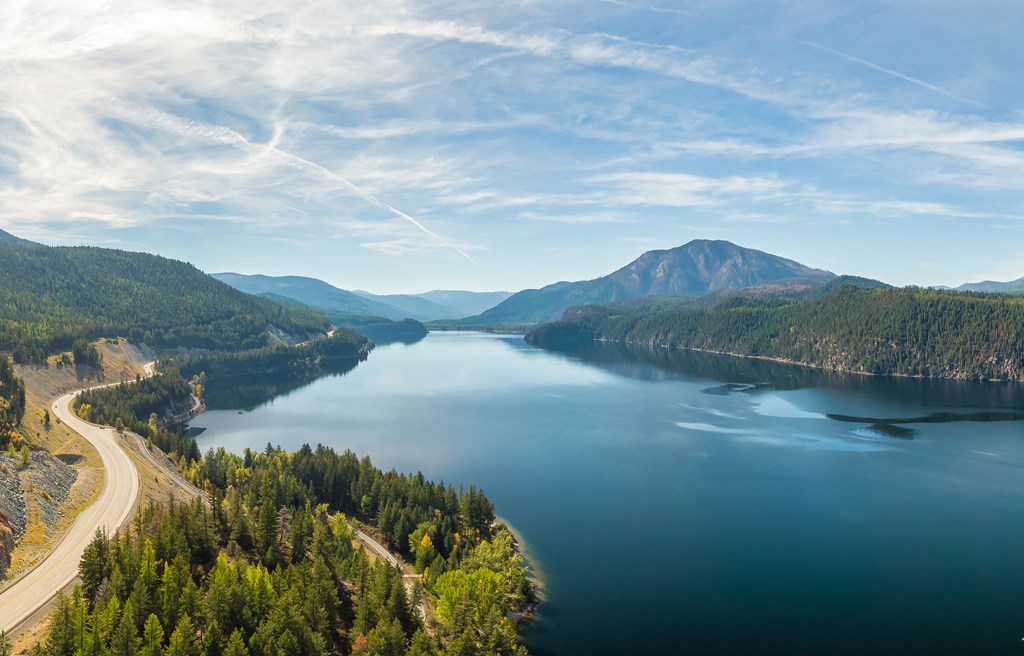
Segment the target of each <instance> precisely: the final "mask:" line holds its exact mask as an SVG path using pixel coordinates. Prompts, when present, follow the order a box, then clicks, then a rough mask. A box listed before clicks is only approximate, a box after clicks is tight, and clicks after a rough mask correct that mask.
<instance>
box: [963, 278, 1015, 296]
mask: <svg viewBox="0 0 1024 656" xmlns="http://www.w3.org/2000/svg"><path fill="white" fill-rule="evenodd" d="M956 291H958V292H999V293H1004V294H1022V293H1024V278H1018V279H1016V280H1011V281H1009V282H995V281H993V280H984V281H982V282H968V283H964V284H963V285H960V286H959V287H957V288H956Z"/></svg>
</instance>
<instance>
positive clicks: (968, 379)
mask: <svg viewBox="0 0 1024 656" xmlns="http://www.w3.org/2000/svg"><path fill="white" fill-rule="evenodd" d="M590 341H592V342H601V343H603V344H626V345H629V346H641V347H643V348H649V349H652V350H654V349H659V348H661V349H672V350H676V351H692V352H694V353H706V354H708V355H725V356H729V357H733V358H742V359H744V360H763V361H766V362H774V363H776V364H788V365H793V366H795V367H805V368H807V369H814V370H816V371H821V372H825V373H832V374H842V375H845V376H869V377H872V378H906V379H910V380H936V381H939V380H942V381H950V382H958V383H1015V384H1017V385H1022V384H1024V380H1017V379H1012V378H979V377H963V378H956V377H952V376H923V375H920V374H901V373H884V374H876V373H872V372H870V371H856V370H853V369H836V368H833V367H825V366H822V365H818V364H811V363H809V362H800V361H799V360H789V359H786V358H780V357H775V356H771V355H749V354H744V353H733V352H732V351H715V350H712V349H704V348H699V347H696V346H672V345H671V344H648V343H645V342H637V341H630V340H622V341H620V340H617V339H606V338H603V337H593V338H591V340H590ZM536 346H540V348H544V346H542V345H540V344H537V345H536ZM545 350H546V349H545Z"/></svg>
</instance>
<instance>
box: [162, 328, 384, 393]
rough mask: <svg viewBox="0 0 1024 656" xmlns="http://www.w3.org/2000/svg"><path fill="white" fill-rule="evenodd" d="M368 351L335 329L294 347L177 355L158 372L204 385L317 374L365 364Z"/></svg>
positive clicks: (358, 339)
mask: <svg viewBox="0 0 1024 656" xmlns="http://www.w3.org/2000/svg"><path fill="white" fill-rule="evenodd" d="M371 348H372V344H371V343H370V340H369V339H367V338H366V337H364V336H363V335H359V334H357V333H355V332H353V331H351V330H349V329H347V328H338V329H335V330H334V332H333V333H332V334H331V335H330V336H329V337H320V338H317V339H313V340H310V341H308V342H305V343H302V344H296V345H294V346H285V345H276V346H263V347H261V348H255V349H249V350H239V351H236V352H228V351H204V352H199V353H190V354H186V355H177V356H174V357H171V358H168V359H166V360H162V361H161V362H160V363H159V366H160V368H161V370H164V369H167V368H172V369H177V370H178V371H179V372H181V375H182V376H184V377H186V378H191V377H193V376H198V375H200V374H205V378H206V380H208V381H216V380H223V379H225V378H230V377H233V376H241V375H245V376H250V375H252V374H264V373H271V372H279V373H293V372H317V371H321V370H331V369H334V368H337V367H338V366H339V365H348V364H351V363H352V362H356V361H360V360H365V359H366V355H367V353H369V351H370V349H371Z"/></svg>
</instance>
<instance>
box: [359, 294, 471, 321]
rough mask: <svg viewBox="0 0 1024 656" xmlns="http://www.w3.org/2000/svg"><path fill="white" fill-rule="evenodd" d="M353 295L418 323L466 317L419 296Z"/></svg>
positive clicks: (452, 309) (453, 309)
mask: <svg viewBox="0 0 1024 656" xmlns="http://www.w3.org/2000/svg"><path fill="white" fill-rule="evenodd" d="M353 293H354V294H358V295H359V296H362V297H363V298H366V299H369V300H371V301H374V302H376V303H382V304H384V305H388V306H390V307H392V308H394V309H396V310H397V311H399V312H401V313H403V316H406V317H409V318H412V319H416V320H418V321H434V320H435V319H458V318H459V317H464V316H466V315H465V314H462V313H460V312H459V311H458V310H456V309H455V308H451V307H447V306H445V305H441V304H439V303H435V302H433V301H431V300H429V299H426V298H423V297H422V296H420V295H418V294H373V293H371V292H364V291H358V290H357V291H354V292H353Z"/></svg>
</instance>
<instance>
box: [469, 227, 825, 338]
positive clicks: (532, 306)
mask: <svg viewBox="0 0 1024 656" xmlns="http://www.w3.org/2000/svg"><path fill="white" fill-rule="evenodd" d="M833 278H835V274H833V273H830V272H828V271H823V270H821V269H813V268H811V267H808V266H804V265H803V264H800V263H799V262H794V261H793V260H788V259H786V258H783V257H779V256H777V255H771V254H770V253H765V252H763V251H758V250H754V249H751V248H744V247H742V246H737V245H736V244H734V243H732V242H728V241H723V240H718V239H715V240H712V239H694V240H693V241H690V242H688V243H686V244H683V245H682V246H676V247H675V248H670V249H667V250H652V251H647V252H646V253H644V254H643V255H641V256H640V257H638V258H637V259H635V260H633V261H632V262H630V263H629V264H627V265H626V266H624V267H622V268H621V269H619V270H618V271H615V272H613V273H610V274H608V275H606V276H604V277H601V278H596V279H594V280H587V281H583V282H574V283H559V284H555V285H548V286H547V287H545V288H543V289H539V290H538V289H533V290H526V291H523V292H520V293H518V294H514V295H513V296H511V297H509V298H508V299H507V300H505V301H504V302H502V303H500V304H498V305H497V306H495V307H494V308H492V309H491V310H488V311H487V312H485V313H483V314H482V315H480V316H478V317H470V318H467V319H465V321H466V322H468V323H482V324H483V323H520V322H536V321H550V320H552V319H557V318H558V317H560V316H561V314H562V312H564V311H565V310H566V309H567V308H569V307H572V306H574V305H586V304H594V303H610V302H614V301H622V300H626V299H630V298H640V297H644V296H699V295H702V294H708V293H713V292H718V291H722V290H726V289H742V288H746V287H755V286H758V285H764V284H766V283H777V282H780V281H793V282H802V283H807V284H824V283H827V282H828V281H830V280H832V279H833Z"/></svg>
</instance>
